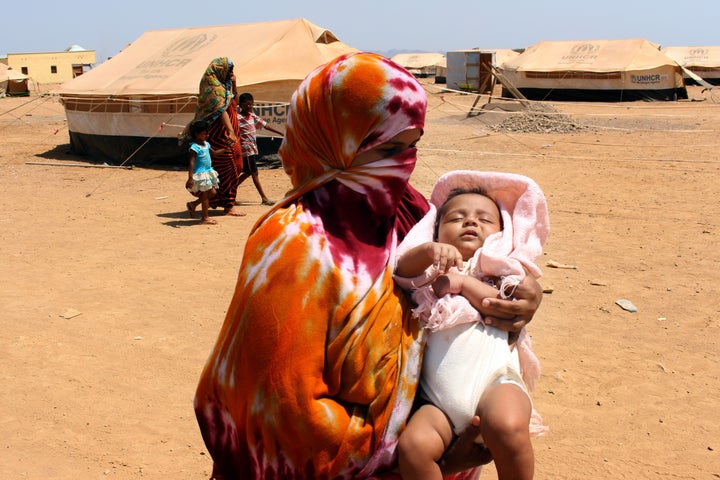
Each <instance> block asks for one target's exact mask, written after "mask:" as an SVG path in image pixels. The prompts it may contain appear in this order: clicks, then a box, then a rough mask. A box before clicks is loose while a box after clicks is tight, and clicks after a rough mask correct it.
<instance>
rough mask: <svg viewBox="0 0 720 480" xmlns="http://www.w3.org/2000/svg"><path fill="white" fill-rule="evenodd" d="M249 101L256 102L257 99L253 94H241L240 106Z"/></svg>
mask: <svg viewBox="0 0 720 480" xmlns="http://www.w3.org/2000/svg"><path fill="white" fill-rule="evenodd" d="M248 100H252V101H255V99H254V98H253V96H252V93H248V92H245V93H241V94H240V96H239V97H238V105H239V104H241V103H243V102H247V101H248Z"/></svg>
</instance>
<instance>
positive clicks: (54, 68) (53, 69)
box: [50, 65, 57, 73]
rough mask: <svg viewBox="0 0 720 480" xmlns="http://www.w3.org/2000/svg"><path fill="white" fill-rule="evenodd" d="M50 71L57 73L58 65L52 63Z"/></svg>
mask: <svg viewBox="0 0 720 480" xmlns="http://www.w3.org/2000/svg"><path fill="white" fill-rule="evenodd" d="M50 73H57V66H56V65H50Z"/></svg>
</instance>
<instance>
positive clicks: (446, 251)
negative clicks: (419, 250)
mask: <svg viewBox="0 0 720 480" xmlns="http://www.w3.org/2000/svg"><path fill="white" fill-rule="evenodd" d="M427 254H428V256H429V257H430V258H431V259H432V262H433V265H435V266H436V267H437V269H438V271H439V272H440V273H445V272H447V271H448V270H450V267H457V268H462V266H463V258H462V255H461V254H460V251H459V250H458V249H457V248H455V247H454V246H452V245H450V244H447V243H439V242H429V243H428V244H427Z"/></svg>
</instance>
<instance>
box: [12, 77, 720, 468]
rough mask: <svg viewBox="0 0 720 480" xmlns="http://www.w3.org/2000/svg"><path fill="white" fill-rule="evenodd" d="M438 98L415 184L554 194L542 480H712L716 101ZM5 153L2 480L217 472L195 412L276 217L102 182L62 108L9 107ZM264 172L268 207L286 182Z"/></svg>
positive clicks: (39, 101) (151, 177)
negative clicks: (76, 145)
mask: <svg viewBox="0 0 720 480" xmlns="http://www.w3.org/2000/svg"><path fill="white" fill-rule="evenodd" d="M427 89H428V92H429V98H430V108H429V113H428V122H427V127H426V133H425V136H424V138H423V139H422V141H421V143H420V152H419V157H420V161H419V163H418V165H417V168H416V170H415V173H414V174H413V178H412V183H413V184H414V185H415V186H416V187H418V188H419V189H420V191H422V192H423V193H425V194H429V192H430V189H431V187H432V184H433V182H434V180H435V179H436V178H437V177H438V176H439V175H440V174H442V173H444V172H446V171H448V170H454V169H478V170H493V171H506V172H516V173H521V174H524V175H528V176H530V177H532V178H534V179H535V180H536V181H537V182H538V183H539V184H540V186H541V187H542V188H543V190H544V192H545V194H546V195H547V198H548V201H549V207H550V219H551V234H550V240H549V242H548V243H547V245H546V249H545V253H544V255H543V257H542V258H541V259H540V260H539V264H540V265H541V266H542V267H543V271H544V276H543V277H542V278H541V280H540V281H541V284H542V285H543V287H544V288H545V289H546V290H547V293H546V294H545V296H544V299H543V303H542V306H541V308H540V309H539V311H538V313H537V314H536V317H535V319H534V320H533V322H532V323H531V324H530V325H529V327H528V330H529V333H530V334H531V336H532V337H533V340H534V346H535V351H536V353H537V354H538V356H539V357H540V360H541V362H542V366H543V376H542V378H541V379H540V382H539V386H538V388H537V389H536V391H535V392H534V402H535V405H536V408H537V409H538V411H539V412H540V413H541V414H542V415H543V417H544V419H545V421H546V423H547V424H548V425H549V426H550V432H549V433H548V434H547V435H545V436H543V437H540V438H537V439H535V440H534V445H535V452H536V463H537V467H536V472H537V473H536V478H537V479H555V480H557V479H572V480H574V479H579V478H591V479H632V480H637V479H673V480H678V479H717V478H720V421H718V418H717V417H716V416H715V415H717V414H718V410H719V409H720V368H718V354H719V352H720V349H719V348H718V347H719V345H720V342H719V340H718V338H719V337H720V319H719V317H720V300H718V299H719V298H720V291H719V289H720V287H719V286H718V285H719V284H720V282H718V280H720V277H719V276H718V273H717V272H718V271H719V270H720V253H718V249H717V245H718V240H719V239H718V236H719V235H720V228H718V215H717V208H718V207H717V202H718V198H720V197H719V194H720V187H719V186H718V185H719V184H720V159H719V158H718V151H720V140H719V139H720V135H719V134H720V102H719V101H718V100H719V99H718V96H719V95H718V94H717V93H715V94H714V96H713V95H711V93H712V92H707V91H706V92H702V91H701V90H700V88H699V87H691V88H690V97H691V100H688V101H679V102H655V103H646V102H634V103H607V104H606V103H547V104H545V105H544V106H545V107H550V108H549V109H548V111H550V112H551V113H550V114H548V117H549V118H551V119H555V120H557V121H560V122H562V125H566V126H567V125H570V126H571V127H572V128H554V127H553V126H550V127H549V128H547V129H546V130H545V131H541V132H537V133H529V132H527V131H522V130H520V131H509V130H508V129H506V128H504V127H503V126H502V122H511V123H512V122H513V121H514V120H513V119H515V120H517V119H522V118H526V117H523V116H524V115H527V114H526V113H517V112H516V113H502V110H491V111H490V110H488V111H485V110H483V112H484V113H482V114H480V115H474V116H470V117H468V116H467V113H468V112H469V111H470V106H471V105H472V103H473V101H474V99H475V97H474V96H472V95H464V94H460V93H453V92H443V91H440V90H439V88H438V86H435V85H432V84H427ZM486 102H487V97H485V96H484V97H483V98H481V101H480V102H479V103H478V106H482V105H483V104H485V103H486ZM502 103H503V101H502V100H499V99H497V98H493V99H492V101H491V105H500V104H502ZM545 120H547V118H546V119H545ZM0 138H2V148H0V187H1V189H2V199H3V201H5V202H6V203H5V207H4V208H3V212H2V214H0V240H1V241H2V263H0V265H2V269H0V305H1V306H2V316H1V317H0V327H1V328H2V332H3V334H2V336H1V337H0V357H1V358H2V365H3V368H2V370H0V383H1V385H2V389H1V390H0V434H1V435H0V437H1V438H0V477H1V478H7V479H10V478H13V479H58V480H71V479H72V480H75V479H78V478H91V479H99V478H106V477H108V478H119V479H140V478H150V479H161V478H162V479H168V478H170V479H174V480H199V479H206V478H208V476H209V474H210V471H211V465H212V462H211V459H210V457H209V455H208V454H207V453H206V450H205V447H204V444H203V442H202V439H201V437H200V433H199V430H198V427H197V424H196V421H195V418H194V414H193V409H192V398H193V394H194V389H195V386H196V382H197V380H198V377H199V374H200V371H201V369H202V367H203V364H204V362H205V359H206V357H207V355H208V354H209V352H210V349H211V346H212V344H213V342H214V340H215V337H216V335H217V333H218V330H219V328H220V325H221V323H222V321H223V317H224V314H225V311H226V308H227V306H228V303H229V301H230V297H231V294H232V291H233V288H234V282H235V278H236V275H237V269H238V266H239V264H240V260H241V257H242V251H243V245H244V242H245V238H246V236H247V233H248V230H249V228H250V227H251V226H252V224H253V223H254V220H255V219H256V218H257V217H258V216H259V215H260V214H261V213H262V212H264V211H265V210H266V209H267V208H268V207H263V206H261V205H260V198H259V196H258V195H257V193H256V192H255V190H254V188H253V186H252V183H251V182H246V183H244V184H243V185H242V186H241V187H240V191H239V195H238V199H239V201H240V202H241V203H242V208H243V209H244V210H245V211H247V212H248V216H246V217H242V218H229V217H224V216H219V215H218V216H216V217H214V218H216V219H217V220H218V225H216V226H200V225H198V224H197V220H191V219H189V218H188V217H187V214H186V212H185V202H186V201H187V200H189V195H188V194H187V192H186V191H185V189H184V183H185V178H186V175H187V174H186V173H185V171H184V168H185V166H184V165H181V166H179V167H178V168H177V169H145V168H137V167H136V168H134V169H132V170H128V169H117V168H94V167H92V166H91V165H92V164H91V163H89V162H88V160H87V159H83V158H81V157H75V156H73V155H71V154H69V153H68V148H69V140H68V132H67V126H66V123H65V118H64V111H63V109H62V107H61V106H60V104H59V103H58V100H57V97H55V96H53V95H46V96H40V95H36V94H35V95H33V96H31V97H28V98H2V99H0ZM56 164H59V166H58V165H56ZM78 164H80V165H82V166H76V165H78ZM261 179H262V182H263V185H264V187H265V190H266V191H267V192H268V194H269V195H270V196H271V198H280V197H281V196H282V195H283V193H284V192H285V191H286V190H287V189H288V188H289V186H290V184H289V182H288V180H287V178H286V176H285V174H284V172H283V171H282V170H281V169H277V170H263V171H261ZM216 215H217V214H216ZM550 264H555V265H559V266H560V267H561V268H556V267H551V266H549V265H550ZM715 282H718V283H715ZM619 299H626V300H629V301H631V302H632V303H633V304H634V305H635V306H636V307H637V312H635V313H631V312H629V311H626V310H624V309H622V308H620V307H619V306H618V305H617V304H616V303H615V302H616V301H617V300H619ZM494 476H495V474H494V470H493V467H492V466H488V467H487V468H485V469H484V470H483V473H482V476H481V478H488V479H489V478H494Z"/></svg>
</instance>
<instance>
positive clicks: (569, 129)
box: [489, 104, 589, 133]
mask: <svg viewBox="0 0 720 480" xmlns="http://www.w3.org/2000/svg"><path fill="white" fill-rule="evenodd" d="M489 128H490V129H491V130H493V131H495V132H502V133H573V132H579V131H584V130H588V129H589V128H588V127H587V126H585V125H582V124H579V123H577V122H575V121H573V120H571V119H570V117H568V116H567V115H564V114H561V113H557V110H556V109H555V108H554V107H552V106H551V105H547V104H532V105H530V106H528V107H526V109H525V110H524V111H519V112H516V113H511V114H509V115H508V117H507V119H505V120H504V121H502V122H500V123H498V124H495V125H490V126H489Z"/></svg>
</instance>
